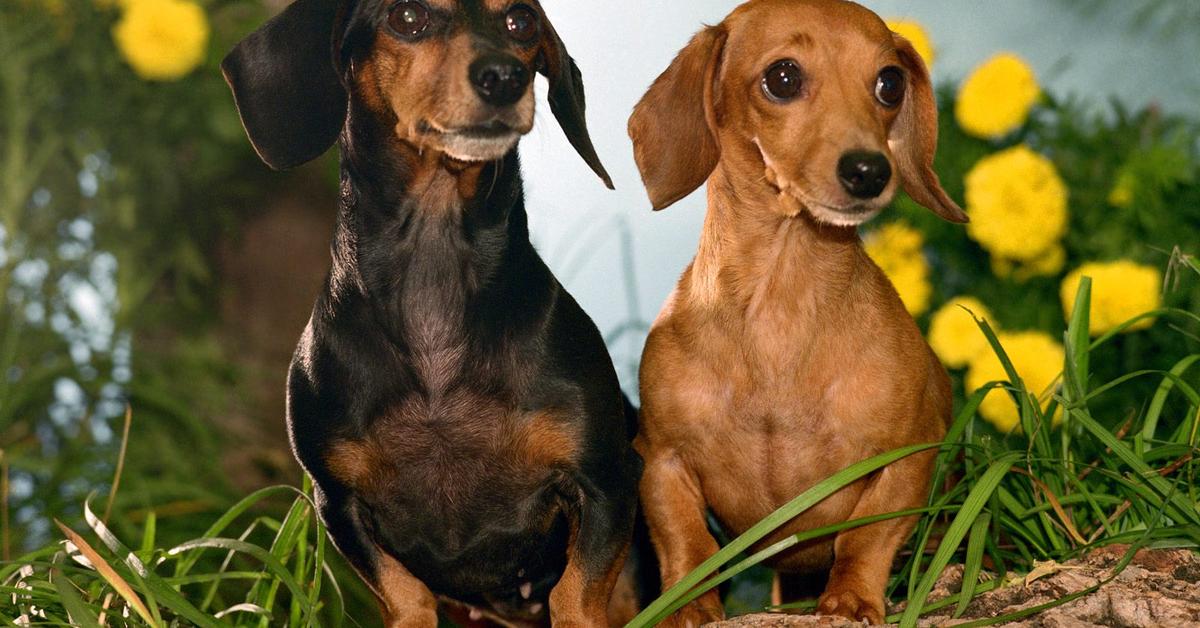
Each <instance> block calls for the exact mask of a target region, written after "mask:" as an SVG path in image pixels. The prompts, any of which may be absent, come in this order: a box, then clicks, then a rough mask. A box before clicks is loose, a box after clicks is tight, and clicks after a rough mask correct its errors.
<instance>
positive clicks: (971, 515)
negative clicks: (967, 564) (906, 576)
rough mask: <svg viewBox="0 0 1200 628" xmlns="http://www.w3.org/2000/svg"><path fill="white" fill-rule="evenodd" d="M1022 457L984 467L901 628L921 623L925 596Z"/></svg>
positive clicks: (1005, 458)
mask: <svg viewBox="0 0 1200 628" xmlns="http://www.w3.org/2000/svg"><path fill="white" fill-rule="evenodd" d="M1020 459H1021V454H1020V453H1019V452H1012V453H1008V454H1005V455H1003V456H1001V457H1000V458H999V459H997V460H996V461H995V462H993V463H992V464H991V465H989V466H988V469H987V471H984V472H983V475H981V476H980V477H979V480H978V482H977V483H976V484H975V487H974V488H973V489H971V493H970V494H969V495H968V496H967V499H966V501H964V502H963V505H962V509H961V510H959V512H958V514H957V515H955V517H954V521H953V522H952V523H951V524H950V528H949V529H947V530H946V535H945V537H943V538H942V542H941V544H940V545H938V549H937V552H936V553H935V554H934V555H933V560H932V561H930V564H929V569H928V570H927V571H926V572H925V575H924V576H923V577H922V578H921V583H920V584H919V585H917V588H916V592H915V593H914V595H913V596H912V597H911V598H909V600H908V608H906V609H905V610H904V614H903V615H902V616H901V617H900V626H901V628H913V627H914V626H916V625H917V620H918V619H920V617H921V608H922V607H923V606H924V605H925V598H926V597H928V596H929V592H930V591H932V590H933V584H934V582H936V581H937V579H938V578H939V577H940V576H941V575H942V571H943V570H944V569H945V568H946V565H947V564H949V563H950V559H951V558H952V557H953V555H954V552H955V551H957V549H958V546H959V544H960V543H962V540H963V537H965V536H966V534H967V531H968V529H969V528H970V527H971V526H972V525H973V524H974V523H975V518H976V517H978V516H979V513H980V512H981V511H982V510H983V507H984V506H986V505H987V503H988V501H989V499H990V498H991V496H992V493H993V492H994V491H995V490H996V488H997V487H998V486H1000V481H1001V480H1003V479H1004V476H1005V475H1006V474H1007V473H1008V472H1009V469H1011V468H1012V466H1013V465H1014V464H1015V463H1016V462H1017V461H1018V460H1020Z"/></svg>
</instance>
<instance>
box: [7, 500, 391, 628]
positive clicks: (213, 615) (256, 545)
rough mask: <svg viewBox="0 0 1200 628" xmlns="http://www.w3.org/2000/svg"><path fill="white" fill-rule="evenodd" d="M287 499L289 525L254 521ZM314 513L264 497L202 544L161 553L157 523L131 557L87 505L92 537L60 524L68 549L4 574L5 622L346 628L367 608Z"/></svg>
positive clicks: (234, 512) (304, 503)
mask: <svg viewBox="0 0 1200 628" xmlns="http://www.w3.org/2000/svg"><path fill="white" fill-rule="evenodd" d="M281 497H282V498H288V497H290V498H292V502H291V506H290V507H288V508H286V510H285V511H284V512H286V515H285V516H284V517H283V518H282V519H277V518H274V517H272V516H269V515H264V514H252V513H254V510H255V509H261V508H262V506H263V505H264V503H269V502H278V500H279V498H281ZM313 508H314V507H313V504H312V501H311V498H310V496H309V494H308V493H301V492H299V491H297V490H296V489H294V488H290V487H283V486H280V487H271V488H266V489H262V490H260V491H257V492H255V493H253V494H252V495H249V496H247V497H246V498H244V499H242V500H241V501H240V502H238V503H237V504H236V505H234V506H233V507H232V508H230V509H229V510H228V511H227V512H225V513H224V514H223V515H221V516H220V517H219V518H217V519H216V520H215V521H214V522H213V523H212V525H210V526H209V527H208V529H207V530H205V532H204V534H203V536H201V537H199V538H196V539H192V540H189V541H185V542H183V543H178V544H174V545H171V546H166V547H160V546H159V544H160V543H161V542H162V539H160V538H159V537H158V536H157V520H156V518H155V517H154V516H153V513H151V515H150V516H149V517H148V518H147V519H146V520H145V522H144V523H143V525H142V526H141V534H140V543H139V544H138V545H137V546H136V547H135V548H133V549H130V548H129V547H128V546H127V545H126V544H125V543H123V542H122V541H121V540H120V539H119V538H118V537H117V536H116V535H115V534H113V532H112V531H111V530H110V529H109V528H108V526H107V525H106V524H105V522H104V521H103V520H102V518H101V517H99V516H97V515H96V514H95V513H94V512H93V511H92V510H91V509H90V507H87V506H86V505H85V510H84V514H85V517H86V521H87V526H88V528H89V531H88V532H89V533H88V535H87V536H86V537H85V536H84V535H81V534H79V533H76V532H75V531H73V530H72V529H71V528H69V527H67V526H65V525H63V524H61V523H59V524H58V526H59V529H60V530H61V533H62V535H63V536H64V537H65V539H66V540H65V542H63V543H62V544H55V545H51V546H48V547H45V548H43V549H41V550H38V551H35V552H32V553H30V554H28V555H26V556H23V557H21V558H20V559H18V560H16V561H13V562H10V563H7V564H5V565H4V566H3V567H0V583H2V584H0V588H2V590H3V592H4V594H5V595H4V596H3V599H2V600H0V609H2V610H0V613H3V615H4V616H5V617H6V618H8V619H10V620H16V621H24V622H28V623H31V624H58V625H73V626H85V627H89V626H108V625H116V626H123V625H124V626H144V625H150V626H166V625H179V624H180V623H186V624H187V625H194V626H206V627H209V626H261V627H265V626H268V625H279V624H283V623H286V624H287V625H289V626H311V625H318V626H341V625H343V624H344V623H346V621H347V619H348V617H347V613H346V608H347V604H348V603H350V604H353V605H354V606H360V605H363V604H369V602H368V601H367V600H364V599H361V598H349V599H347V596H346V595H345V594H343V592H342V589H341V588H340V587H339V585H338V578H339V577H340V578H346V576H345V574H344V573H337V572H335V571H334V569H335V568H338V565H337V563H336V562H334V561H332V560H331V559H333V558H334V556H333V555H332V546H331V545H330V543H329V541H328V539H327V537H326V534H325V529H324V527H323V526H322V525H321V524H320V522H319V521H318V520H317V519H316V518H315V517H314V516H313ZM88 537H90V538H91V540H90V541H89V540H88ZM335 574H336V575H335ZM356 591H357V590H356ZM357 595H361V593H357Z"/></svg>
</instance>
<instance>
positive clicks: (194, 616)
mask: <svg viewBox="0 0 1200 628" xmlns="http://www.w3.org/2000/svg"><path fill="white" fill-rule="evenodd" d="M83 515H84V519H85V520H86V521H87V524H88V525H89V526H91V528H92V530H93V531H94V532H95V533H96V535H97V536H99V537H100V540H101V541H102V542H103V543H104V544H105V545H106V546H108V549H109V550H110V551H112V553H113V554H116V555H117V557H118V558H120V559H121V560H122V561H123V562H124V563H125V564H126V565H128V566H129V569H130V572H131V573H132V574H133V575H134V576H136V577H137V578H138V579H140V580H141V581H142V584H143V585H144V593H146V594H147V596H148V597H149V596H154V597H155V598H157V603H155V604H154V605H153V606H151V607H150V610H151V612H153V613H154V614H155V615H156V619H158V620H159V621H161V618H158V617H157V614H158V606H159V604H161V605H163V606H165V607H166V608H168V609H169V610H171V611H172V612H173V613H175V614H176V615H179V616H180V617H183V618H184V619H187V620H188V621H190V622H192V623H193V624H196V625H197V626H201V627H202V628H209V627H213V628H216V626H217V624H216V622H215V621H213V619H212V617H210V616H209V615H207V614H205V613H202V612H200V610H199V609H197V608H196V607H195V606H194V605H192V603H191V602H189V601H188V600H187V598H185V597H183V594H181V593H180V592H179V591H176V590H175V589H174V588H173V587H171V586H170V585H168V584H167V583H166V582H163V579H162V578H161V577H160V576H159V575H158V574H156V573H154V572H153V571H152V570H149V569H147V568H146V566H145V564H143V563H142V561H141V560H139V559H138V557H137V556H134V554H133V552H131V551H130V550H129V548H127V547H125V545H124V544H122V543H121V541H120V540H119V539H118V538H117V537H116V535H115V534H113V533H112V531H111V530H109V529H108V526H106V525H104V522H102V521H100V519H99V518H98V517H96V515H95V513H93V512H92V508H91V505H90V504H89V503H87V502H84V504H83ZM151 623H152V624H153V623H154V622H151Z"/></svg>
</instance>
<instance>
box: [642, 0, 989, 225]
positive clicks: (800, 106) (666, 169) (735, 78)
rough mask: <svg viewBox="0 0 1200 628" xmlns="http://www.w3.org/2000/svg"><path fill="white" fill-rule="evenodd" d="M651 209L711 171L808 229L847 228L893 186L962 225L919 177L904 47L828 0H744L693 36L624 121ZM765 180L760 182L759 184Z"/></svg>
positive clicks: (922, 134)
mask: <svg viewBox="0 0 1200 628" xmlns="http://www.w3.org/2000/svg"><path fill="white" fill-rule="evenodd" d="M629 131H630V136H631V137H632V138H633V141H634V147H635V152H636V157H637V162H638V167H639V168H640V169H641V172H642V177H643V179H644V181H645V183H646V187H647V189H648V190H649V193H650V199H651V201H652V202H653V204H654V207H655V209H663V208H665V207H667V206H669V205H671V204H672V203H674V202H676V201H678V200H680V199H681V198H683V197H684V196H686V195H687V194H689V193H691V192H692V191H693V190H695V189H696V188H697V187H699V186H700V185H701V184H703V183H704V181H705V180H707V179H708V177H709V175H710V174H711V173H712V172H713V170H714V169H715V168H716V166H717V164H718V163H719V162H722V161H723V160H724V162H725V164H726V166H725V167H726V168H728V169H729V170H730V171H731V175H732V176H743V177H754V178H755V179H763V178H764V175H765V179H764V180H765V181H766V182H767V183H769V184H770V185H773V186H774V187H775V188H776V189H777V190H778V191H779V193H780V195H782V196H783V197H785V198H787V199H788V200H790V201H792V202H791V203H785V204H782V205H781V206H782V207H784V208H785V211H793V210H788V209H787V207H795V206H797V205H798V206H800V207H803V208H804V209H805V210H807V211H808V212H810V213H811V214H812V215H813V217H815V218H816V219H817V220H819V221H822V222H826V223H829V224H834V225H839V226H854V225H858V224H861V223H863V222H866V221H867V220H869V219H870V218H871V217H873V216H875V215H876V214H878V212H879V211H880V210H882V209H883V207H884V206H886V205H887V204H888V203H889V202H890V201H891V199H892V197H893V196H894V195H895V192H896V189H897V188H898V187H900V186H903V187H904V189H905V191H907V192H908V193H909V195H910V196H912V198H913V199H914V200H916V201H917V202H918V203H920V204H921V205H924V206H925V207H928V208H929V209H931V210H933V211H934V212H936V213H937V214H938V215H939V216H941V217H942V218H945V219H946V220H950V221H954V222H966V221H967V217H966V215H965V214H964V213H963V211H962V210H961V209H960V208H959V207H958V206H957V205H955V203H954V202H953V201H952V200H951V199H950V198H949V197H948V196H947V195H946V193H945V192H944V191H943V190H942V188H941V185H940V183H939V182H938V178H937V175H936V174H934V172H933V167H932V166H933V156H934V151H935V149H936V147H937V131H938V128H937V105H936V102H935V100H934V95H933V90H932V87H931V85H930V80H929V73H928V71H927V70H926V68H925V64H924V63H923V62H922V60H921V58H920V57H919V56H918V55H917V53H916V52H915V51H914V50H913V47H912V45H911V44H909V42H907V41H906V40H905V39H904V38H902V37H900V36H899V35H897V34H895V33H892V32H891V31H889V30H888V28H887V26H886V25H885V24H884V23H883V21H882V20H880V19H879V17H878V16H876V15H875V14H874V13H872V12H870V11H868V10H867V9H865V8H863V7H861V6H859V5H857V4H854V3H852V2H844V1H842V0H752V1H751V2H749V3H747V4H745V5H742V6H741V7H740V8H738V9H737V10H736V11H734V12H733V14H731V15H730V16H729V17H728V18H727V19H726V20H725V21H724V22H722V23H721V24H720V25H718V26H713V27H709V28H707V29H705V30H704V31H702V32H701V33H700V34H698V35H697V36H696V37H695V38H694V39H693V40H692V42H691V43H690V44H688V46H687V47H686V48H684V49H683V51H682V52H680V53H679V56H678V57H677V58H676V59H675V61H674V63H672V65H671V67H670V68H668V69H667V71H666V72H665V73H663V75H662V76H660V77H659V78H658V80H657V81H655V83H654V85H653V86H652V87H651V88H650V91H649V92H648V93H647V94H646V96H645V97H644V98H643V99H642V101H641V102H640V103H639V104H638V106H637V108H636V109H635V111H634V114H633V117H632V118H631V119H630V123H629ZM764 170H765V172H764Z"/></svg>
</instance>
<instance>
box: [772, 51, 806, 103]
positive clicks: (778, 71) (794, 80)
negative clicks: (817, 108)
mask: <svg viewBox="0 0 1200 628" xmlns="http://www.w3.org/2000/svg"><path fill="white" fill-rule="evenodd" d="M762 85H763V91H764V92H766V94H767V96H768V97H770V98H771V100H774V101H776V102H787V101H789V100H792V99H794V98H796V97H797V96H799V95H800V92H801V90H802V89H803V88H804V72H803V71H802V70H801V69H800V66H798V65H796V62H795V61H776V62H775V63H774V64H773V65H772V66H771V67H770V68H767V73H766V74H765V75H764V76H763V81H762Z"/></svg>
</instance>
